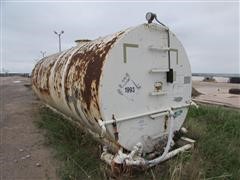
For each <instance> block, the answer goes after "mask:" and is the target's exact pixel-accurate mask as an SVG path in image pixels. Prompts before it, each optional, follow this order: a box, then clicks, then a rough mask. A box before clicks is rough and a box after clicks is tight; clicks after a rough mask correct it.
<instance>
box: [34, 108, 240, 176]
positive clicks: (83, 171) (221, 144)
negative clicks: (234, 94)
mask: <svg viewBox="0 0 240 180" xmlns="http://www.w3.org/2000/svg"><path fill="white" fill-rule="evenodd" d="M37 124H38V126H39V127H40V128H43V129H44V130H45V131H46V139H47V144H48V145H50V146H52V147H53V150H54V153H55V155H56V158H57V159H59V161H60V164H61V165H60V167H59V169H58V172H59V176H60V177H61V178H62V179H107V177H108V176H109V174H110V173H109V170H108V167H107V166H106V165H105V164H104V163H103V162H101V160H100V159H99V157H100V148H99V143H98V142H96V141H95V140H94V139H93V138H92V137H91V136H90V135H88V134H86V133H84V132H82V131H81V130H80V129H78V128H77V127H75V126H74V125H72V123H70V122H69V121H67V120H66V119H64V118H63V117H62V116H60V115H58V114H56V113H54V112H53V111H51V110H50V109H48V108H46V107H43V108H41V109H40V119H39V120H38V121H37ZM184 126H185V127H186V128H187V129H188V130H189V133H188V135H187V136H188V137H190V138H193V139H195V140H197V142H196V144H195V148H194V149H193V150H191V152H184V153H182V154H180V155H178V156H177V157H175V158H173V159H171V160H169V161H167V162H165V163H162V164H160V165H158V166H156V167H154V168H152V169H150V170H147V171H145V172H138V173H131V174H125V175H123V177H122V178H120V179H184V180H185V179H194V180H195V179H209V180H210V179H211V180H212V179H233V180H235V179H239V178H240V112H239V111H237V110H231V109H226V108H221V107H213V106H200V108H199V109H195V108H191V109H190V111H189V113H188V117H187V120H186V122H185V125H184ZM107 172H108V173H107ZM126 177H127V178H126Z"/></svg>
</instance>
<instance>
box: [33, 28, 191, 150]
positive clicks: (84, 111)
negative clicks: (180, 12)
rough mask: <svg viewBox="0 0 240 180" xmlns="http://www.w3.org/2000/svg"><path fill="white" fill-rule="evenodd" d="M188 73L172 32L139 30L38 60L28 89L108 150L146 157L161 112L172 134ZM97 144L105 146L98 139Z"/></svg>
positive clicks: (160, 129) (160, 133)
mask: <svg viewBox="0 0 240 180" xmlns="http://www.w3.org/2000/svg"><path fill="white" fill-rule="evenodd" d="M191 83H192V81H191V68H190V64H189V61H188V57H187V55H186V52H185V50H184V47H183V46H182V44H181V43H180V41H179V40H178V39H177V37H176V36H175V34H174V33H172V32H171V31H169V30H168V29H166V28H165V27H163V26H160V25H158V24H141V25H139V26H136V27H132V28H128V29H126V30H124V31H120V32H117V33H115V34H112V35H109V36H106V37H100V38H98V39H96V40H92V41H88V40H83V41H78V44H77V46H76V47H73V48H71V49H68V50H65V51H63V52H60V53H57V54H53V55H50V56H48V57H44V58H43V59H41V60H40V61H39V62H38V63H37V64H36V66H35V67H34V69H33V71H32V85H33V90H34V91H35V93H36V94H37V96H38V97H39V98H40V99H41V100H42V101H43V102H45V103H46V104H47V105H49V106H51V107H53V108H55V109H56V110H58V111H59V112H61V113H63V114H65V115H66V116H68V117H71V118H72V119H73V120H74V121H75V122H76V123H77V124H79V125H80V126H81V127H83V128H85V129H87V130H88V131H89V132H91V133H93V134H95V135H96V136H97V137H99V139H100V140H101V141H104V142H105V143H106V142H107V144H108V143H109V144H111V146H121V147H123V148H124V149H126V150H128V151H131V150H132V148H133V147H134V145H136V144H137V143H138V142H140V143H142V145H143V151H144V152H145V153H148V152H152V151H154V150H155V149H156V147H157V146H158V145H159V144H161V142H163V140H164V139H166V137H167V135H168V129H169V115H168V110H169V109H171V110H172V111H173V112H174V125H173V126H174V127H173V130H174V131H178V130H179V129H180V128H181V126H182V124H183V122H184V120H185V118H186V114H187V111H188V106H189V104H190V101H191V87H192V84H191ZM103 139H104V140H103Z"/></svg>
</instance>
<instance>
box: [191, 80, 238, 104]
mask: <svg viewBox="0 0 240 180" xmlns="http://www.w3.org/2000/svg"><path fill="white" fill-rule="evenodd" d="M193 87H194V88H195V89H196V90H197V91H199V92H200V93H201V95H200V96H198V97H196V98H195V100H196V101H197V102H198V101H199V102H203V103H209V104H217V105H223V106H227V107H234V108H240V95H237V94H229V93H228V90H229V89H231V88H238V89H240V84H232V83H226V82H203V81H193Z"/></svg>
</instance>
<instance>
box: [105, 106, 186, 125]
mask: <svg viewBox="0 0 240 180" xmlns="http://www.w3.org/2000/svg"><path fill="white" fill-rule="evenodd" d="M190 105H191V103H189V104H185V105H182V106H175V107H172V110H176V109H181V108H185V107H188V106H190ZM167 111H169V108H166V109H160V110H157V111H151V112H146V113H142V114H137V115H132V116H128V117H123V118H119V119H116V120H108V121H103V122H102V123H103V124H104V125H107V124H111V123H113V122H121V121H126V120H130V119H135V118H138V117H142V116H147V115H151V114H156V113H162V112H167ZM101 125H102V124H101Z"/></svg>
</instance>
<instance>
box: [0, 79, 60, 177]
mask: <svg viewBox="0 0 240 180" xmlns="http://www.w3.org/2000/svg"><path fill="white" fill-rule="evenodd" d="M29 82H30V79H29V78H24V77H0V133H1V134H0V135H1V136H0V138H1V139H0V179H1V180H10V179H11V180H12V179H16V180H20V179H22V180H28V179H31V180H33V179H58V177H57V176H56V168H55V167H56V161H55V160H54V159H53V158H52V157H53V155H52V153H51V150H50V149H49V148H48V147H47V146H45V145H44V137H43V132H40V130H39V129H38V128H37V127H36V126H35V124H34V121H35V120H36V116H37V113H38V107H39V101H38V100H37V98H36V97H35V96H34V95H33V92H32V90H31V89H30V88H29V87H26V86H24V84H29Z"/></svg>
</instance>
